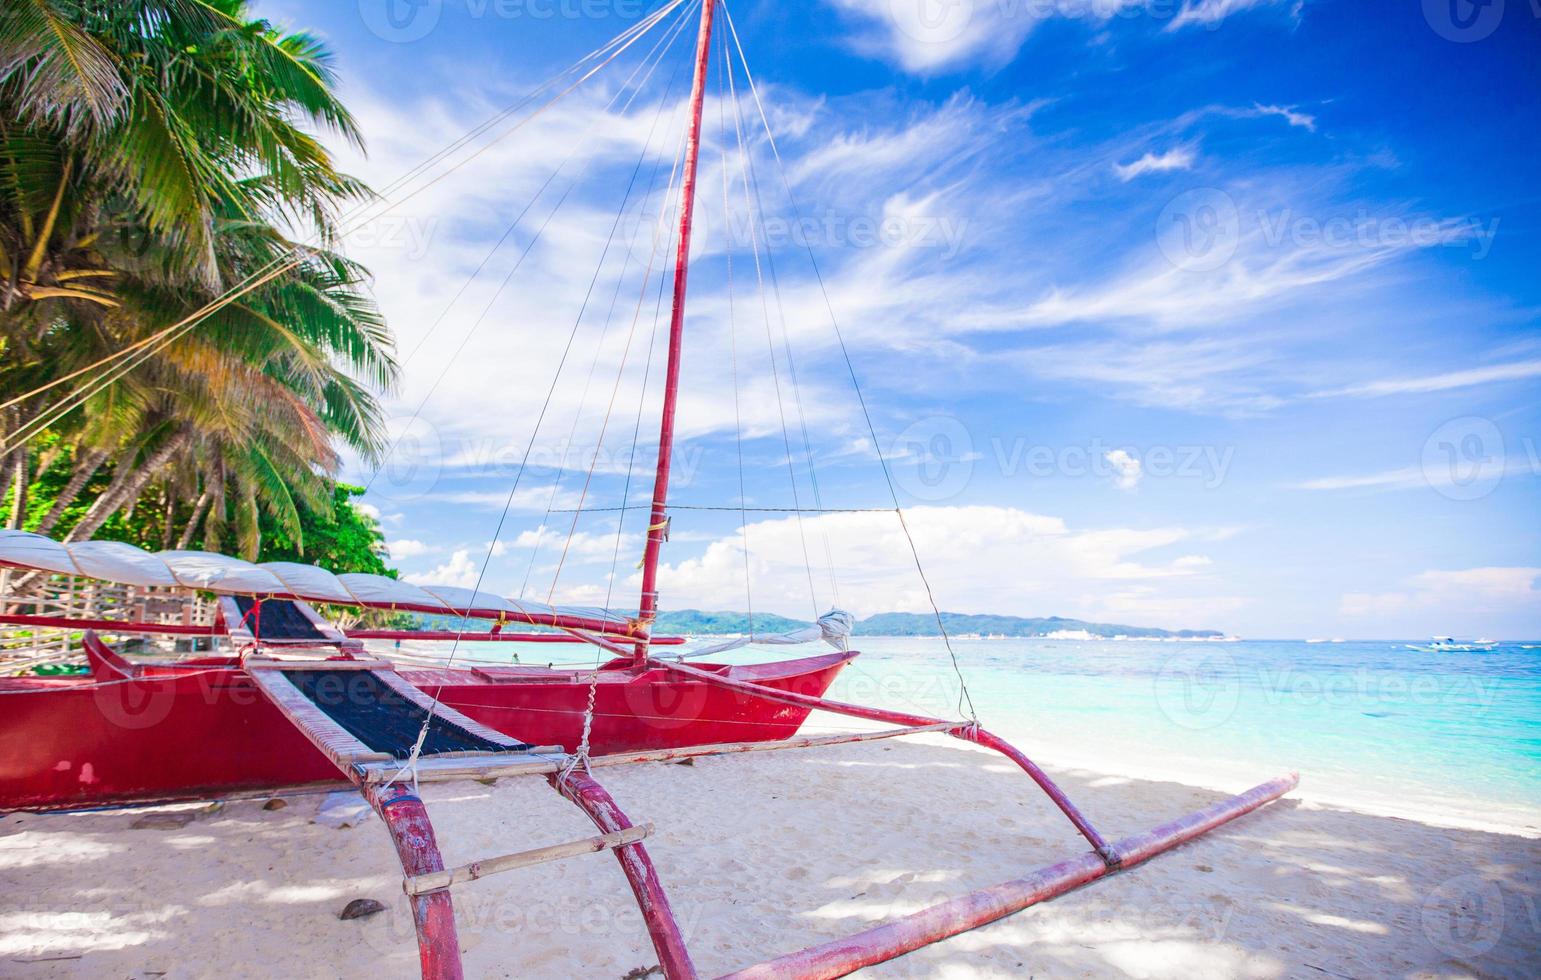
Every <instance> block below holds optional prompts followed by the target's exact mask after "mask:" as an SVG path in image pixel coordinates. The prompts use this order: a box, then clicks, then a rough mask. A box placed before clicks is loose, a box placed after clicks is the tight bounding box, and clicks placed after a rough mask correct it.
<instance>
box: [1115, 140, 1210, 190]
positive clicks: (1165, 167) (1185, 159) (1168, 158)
mask: <svg viewBox="0 0 1541 980" xmlns="http://www.w3.org/2000/svg"><path fill="white" fill-rule="evenodd" d="M1197 156H1198V154H1197V153H1196V152H1194V150H1193V148H1192V147H1189V146H1179V147H1176V148H1175V149H1171V150H1167V151H1166V152H1165V153H1162V154H1156V153H1147V154H1145V155H1144V156H1142V157H1140V158H1139V159H1138V160H1136V161H1134V162H1133V163H1115V164H1114V165H1113V172H1114V173H1115V174H1117V175H1118V179H1119V180H1121V181H1123V182H1124V183H1126V184H1127V183H1128V182H1129V181H1131V180H1133V179H1134V178H1136V177H1139V176H1140V175H1142V174H1162V173H1170V172H1171V171H1173V170H1191V169H1193V161H1194V160H1195V159H1197Z"/></svg>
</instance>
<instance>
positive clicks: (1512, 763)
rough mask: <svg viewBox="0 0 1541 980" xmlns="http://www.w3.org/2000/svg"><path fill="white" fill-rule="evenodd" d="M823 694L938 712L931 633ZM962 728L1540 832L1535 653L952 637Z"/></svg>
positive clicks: (866, 648)
mask: <svg viewBox="0 0 1541 980" xmlns="http://www.w3.org/2000/svg"><path fill="white" fill-rule="evenodd" d="M856 646H857V647H858V648H859V649H861V650H862V651H863V656H862V657H861V658H859V659H858V660H857V661H856V663H855V664H853V666H852V669H850V670H848V671H847V672H846V674H845V675H844V676H843V677H842V678H841V679H840V680H839V681H838V682H837V684H836V687H835V689H834V690H833V691H832V692H831V696H834V697H842V698H848V699H853V700H862V701H866V702H868V703H878V704H887V705H891V706H893V707H910V708H924V709H926V710H928V711H931V712H938V713H944V714H948V715H953V716H955V715H956V712H957V693H958V682H957V677H956V674H955V673H954V671H953V667H952V663H951V661H950V659H949V658H948V656H947V653H946V650H945V648H944V647H943V645H942V643H941V641H940V640H932V639H903V638H892V637H863V638H860V642H859V643H857V644H856ZM953 649H954V651H955V652H956V654H957V659H958V667H959V670H960V671H961V673H962V675H963V678H964V679H965V680H966V682H967V686H968V690H969V693H970V694H971V696H972V698H973V702H974V705H975V707H976V709H977V712H978V717H979V719H980V721H981V722H982V723H983V724H985V725H986V727H991V728H993V729H995V730H997V731H999V732H1001V733H1002V734H1003V735H1007V736H1009V737H1011V738H1014V739H1019V740H1021V742H1022V743H1023V744H1024V745H1026V746H1029V747H1031V748H1032V749H1033V750H1035V751H1037V752H1038V753H1039V754H1040V755H1042V756H1043V757H1044V758H1045V759H1046V760H1049V761H1060V762H1066V763H1070V764H1081V765H1086V766H1088V767H1092V768H1098V769H1106V768H1112V769H1114V770H1115V771H1118V772H1121V773H1123V774H1126V775H1142V774H1149V775H1153V776H1160V777H1165V778H1183V777H1185V776H1194V775H1202V776H1204V777H1205V778H1204V779H1203V780H1198V779H1195V780H1192V781H1204V782H1210V783H1215V782H1224V783H1227V784H1229V785H1231V786H1234V787H1236V788H1241V787H1242V786H1243V785H1250V783H1251V782H1257V781H1261V780H1262V779H1263V778H1265V777H1267V776H1271V775H1274V774H1276V773H1278V772H1283V771H1287V770H1290V769H1295V770H1299V771H1300V773H1301V776H1302V790H1303V792H1305V793H1306V795H1309V796H1315V797H1317V798H1320V799H1326V800H1333V799H1337V800H1341V801H1344V802H1357V803H1370V804H1376V805H1380V806H1383V807H1385V808H1389V809H1393V810H1397V811H1403V812H1413V813H1426V814H1436V815H1444V816H1449V817H1464V818H1467V819H1471V820H1478V821H1487V820H1491V821H1494V822H1499V823H1504V824H1507V825H1510V826H1532V827H1537V828H1541V648H1537V647H1536V646H1535V645H1531V646H1530V648H1529V649H1527V648H1526V647H1525V646H1524V645H1520V644H1509V645H1503V646H1500V647H1499V648H1497V649H1496V650H1494V651H1493V652H1490V653H1425V652H1420V651H1416V650H1412V649H1409V648H1408V646H1407V645H1406V644H1404V643H1390V642H1344V643H1305V642H1299V641H1263V640H1250V641H1239V642H1231V643H1165V642H1162V643H1151V642H1110V641H1109V642H1099V641H1080V640H955V641H953Z"/></svg>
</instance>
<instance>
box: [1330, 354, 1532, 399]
mask: <svg viewBox="0 0 1541 980" xmlns="http://www.w3.org/2000/svg"><path fill="white" fill-rule="evenodd" d="M1538 377H1541V360H1532V361H1515V362H1512V363H1509V364H1492V365H1488V366H1487V367H1478V368H1467V369H1465V370H1461V371H1447V372H1445V373H1443V374H1432V375H1424V376H1422V377H1412V378H1385V379H1382V380H1378V381H1366V382H1363V383H1361V384H1355V385H1349V386H1347V387H1344V388H1334V389H1332V390H1330V391H1321V392H1316V393H1315V394H1316V397H1319V398H1327V397H1333V396H1337V395H1345V396H1350V397H1354V398H1378V397H1381V396H1384V395H1421V394H1427V393H1429V392H1435V391H1451V390H1453V389H1456V388H1471V387H1474V386H1477V385H1489V384H1501V383H1503V382H1505V381H1524V380H1528V379H1530V378H1538Z"/></svg>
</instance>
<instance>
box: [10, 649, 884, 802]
mask: <svg viewBox="0 0 1541 980" xmlns="http://www.w3.org/2000/svg"><path fill="white" fill-rule="evenodd" d="M854 656H856V654H855V653H838V654H829V655H826V656H821V657H809V658H805V659H801V660H792V661H784V662H781V663H771V664H759V665H754V666H747V667H719V666H714V667H707V668H706V669H709V670H714V671H720V672H726V673H727V675H728V676H730V677H734V678H742V679H745V680H753V681H755V682H756V683H763V684H767V685H769V686H772V687H776V688H780V689H782V690H789V691H795V692H797V693H800V694H809V695H814V696H817V695H820V694H823V693H824V691H826V690H827V689H828V688H829V685H830V684H831V683H832V682H833V681H834V679H835V676H836V675H837V674H839V672H840V670H841V669H842V668H844V666H845V665H846V663H847V662H849V661H850V659H851V658H852V657H854ZM591 674H592V672H584V673H575V672H572V671H551V670H544V669H542V668H511V669H509V670H508V671H506V672H505V671H502V670H501V669H498V668H488V669H486V670H404V671H402V676H403V677H405V678H406V679H407V680H408V681H410V682H412V683H414V684H416V685H418V686H419V687H421V688H423V689H424V690H426V691H427V692H428V693H429V694H437V695H438V696H439V697H440V699H441V700H442V701H443V702H444V703H445V704H446V705H448V706H449V707H452V708H455V709H457V710H459V711H462V712H464V713H465V714H467V715H470V716H471V717H472V718H475V719H476V720H477V721H480V722H482V723H484V724H487V725H489V726H491V727H493V728H496V729H498V730H499V731H502V732H505V733H507V734H509V735H512V736H514V737H516V738H519V739H521V740H523V741H525V742H529V743H531V744H536V745H562V746H563V747H564V748H567V749H569V750H571V749H572V748H574V747H575V746H576V744H577V742H578V739H579V736H580V733H581V731H582V723H583V712H584V708H585V706H586V705H587V703H588V695H589V687H590V684H589V678H590V676H591ZM0 706H3V710H0V746H3V747H4V748H3V751H0V810H17V809H58V808H79V807H90V806H100V805H106V804H114V803H125V802H142V801H148V800H166V799H196V798H200V797H205V796H213V795H226V794H232V793H241V792H255V791H261V790H267V789H275V788H279V787H292V786H303V785H307V784H326V783H341V782H342V778H341V775H340V774H339V773H338V771H337V769H336V767H335V766H333V765H332V763H331V762H330V761H328V760H327V758H326V757H325V756H323V755H322V754H321V753H320V752H319V751H317V749H316V748H315V747H314V746H313V745H311V743H310V742H309V740H307V739H306V738H305V736H304V735H302V734H301V733H300V732H299V730H298V729H296V728H295V727H294V726H293V725H292V724H291V723H290V722H289V721H288V720H287V719H285V718H284V716H283V715H282V714H280V713H279V711H278V710H277V709H276V708H274V707H273V706H272V705H271V704H270V703H269V702H268V701H267V700H266V698H264V697H263V695H262V694H261V692H259V691H258V690H257V688H256V686H255V685H254V684H253V683H252V682H251V680H250V679H249V678H248V677H247V676H246V674H245V673H244V672H243V671H242V670H241V669H240V668H239V667H238V666H236V665H234V663H233V662H232V661H230V660H228V659H224V658H218V659H212V660H207V661H192V662H184V663H182V664H179V665H177V666H175V667H151V668H146V674H145V676H141V677H136V678H133V679H129V680H123V679H115V680H101V679H97V678H94V677H92V678H12V679H4V680H0ZM808 713H809V712H808V709H806V708H799V707H788V706H786V705H777V704H772V703H770V702H766V701H763V700H760V699H755V698H748V697H744V696H742V695H739V694H736V693H734V692H732V691H726V690H722V689H720V688H715V687H712V686H711V685H706V684H702V683H699V682H694V681H689V680H683V681H682V680H681V679H680V678H678V677H676V676H672V675H670V674H669V672H668V671H665V670H662V669H658V668H650V669H646V670H643V671H641V672H639V673H633V672H630V671H624V670H604V671H601V672H600V683H599V684H598V688H597V691H596V701H595V717H594V727H593V731H592V734H591V736H590V745H591V750H592V751H593V752H594V753H595V754H607V753H612V752H632V751H643V750H648V749H659V748H676V747H680V746H689V745H709V744H712V743H716V742H744V741H772V740H776V739H783V738H788V737H790V736H792V735H793V734H795V733H796V731H797V729H798V728H799V727H800V726H801V725H802V723H803V721H804V719H806V718H807V716H808Z"/></svg>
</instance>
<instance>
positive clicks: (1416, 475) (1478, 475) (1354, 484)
mask: <svg viewBox="0 0 1541 980" xmlns="http://www.w3.org/2000/svg"><path fill="white" fill-rule="evenodd" d="M1538 475H1541V471H1538V470H1537V468H1536V467H1535V466H1534V464H1533V463H1532V462H1530V461H1528V460H1526V459H1524V458H1520V459H1514V458H1512V457H1507V456H1499V455H1494V456H1491V457H1487V458H1483V459H1481V460H1480V461H1468V462H1467V463H1466V464H1465V465H1463V466H1459V467H1452V466H1450V465H1449V464H1448V463H1447V462H1445V461H1443V460H1440V461H1437V462H1436V461H1431V462H1429V463H1428V465H1425V466H1403V467H1400V468H1398V469H1394V470H1382V471H1380V472H1378V473H1349V474H1340V475H1336V476H1322V477H1316V478H1315V479H1311V480H1304V481H1302V482H1300V483H1294V484H1290V487H1291V489H1295V490H1423V489H1435V490H1439V489H1446V488H1448V489H1454V490H1457V491H1460V492H1462V493H1464V492H1467V491H1468V490H1469V488H1471V487H1472V486H1473V485H1474V484H1478V485H1486V483H1485V482H1483V481H1488V482H1491V481H1496V480H1499V479H1503V478H1505V477H1525V476H1538Z"/></svg>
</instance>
